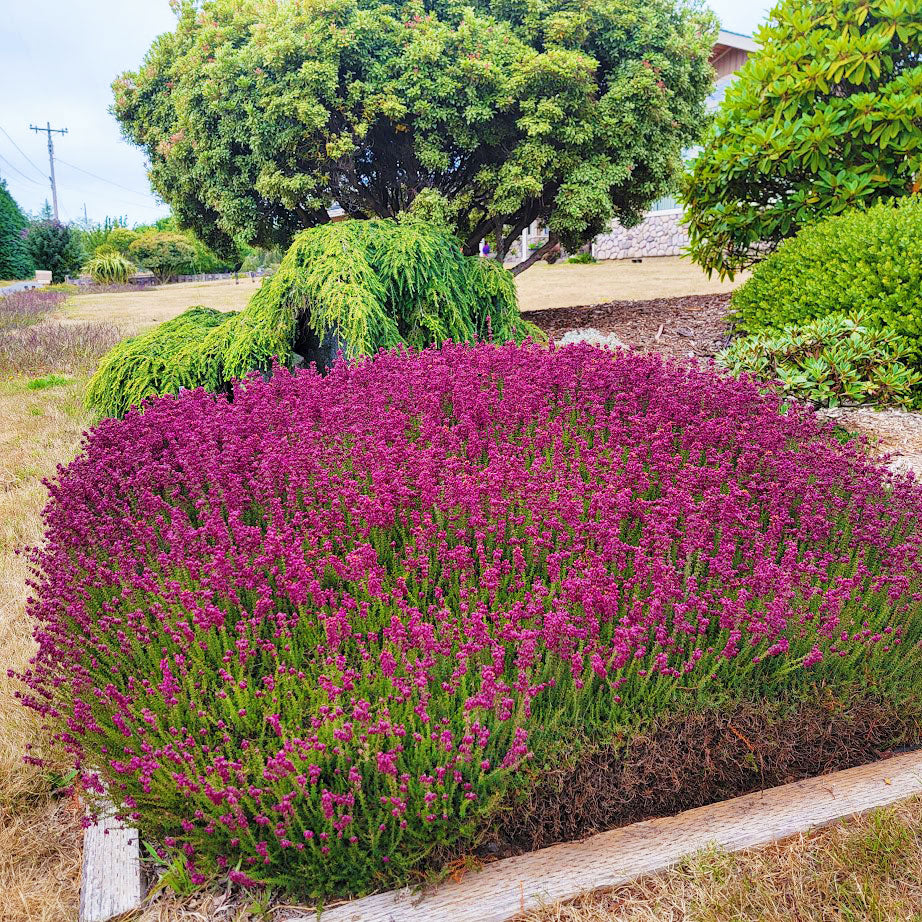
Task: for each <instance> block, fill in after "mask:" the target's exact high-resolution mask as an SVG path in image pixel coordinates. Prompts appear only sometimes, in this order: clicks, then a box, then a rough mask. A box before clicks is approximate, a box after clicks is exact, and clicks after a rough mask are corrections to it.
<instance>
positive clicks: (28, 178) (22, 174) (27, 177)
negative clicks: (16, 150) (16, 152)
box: [0, 154, 41, 186]
mask: <svg viewBox="0 0 922 922" xmlns="http://www.w3.org/2000/svg"><path fill="white" fill-rule="evenodd" d="M0 160H2V161H3V162H4V163H5V164H6V165H7V166H8V167H9V168H10V169H11V170H12V171H13V172H14V173H18V174H19V175H20V176H21V177H22V178H23V179H24V180H25V181H26V182H30V183H32V185H33V186H40V185H41V183H38V182H36V181H35V180H34V179H33V178H32V177H31V176H26V174H25V173H23V171H22V170H19V169H17V168H16V167H15V166H13V164H12V163H10V161H9V160H7V159H6V157H4V156H3V154H0Z"/></svg>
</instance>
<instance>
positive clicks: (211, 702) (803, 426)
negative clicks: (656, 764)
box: [21, 345, 922, 897]
mask: <svg viewBox="0 0 922 922" xmlns="http://www.w3.org/2000/svg"><path fill="white" fill-rule="evenodd" d="M51 494H52V495H51V502H50V504H49V506H48V508H47V510H46V513H45V517H46V522H47V528H48V532H47V543H46V545H45V546H44V548H43V549H41V550H39V551H36V552H35V555H34V560H35V565H36V577H35V585H34V599H33V600H32V601H31V603H30V611H31V614H32V616H33V618H35V619H36V625H37V626H36V637H37V639H38V642H39V651H38V653H37V656H36V658H35V660H34V662H33V664H32V667H31V669H30V670H29V671H28V673H26V674H25V675H23V676H22V677H21V678H22V679H23V680H24V682H25V683H27V686H28V687H27V689H26V690H24V692H23V699H24V701H25V703H27V704H28V705H29V706H31V707H34V708H37V709H38V710H39V711H41V712H42V713H43V714H45V715H47V716H48V718H49V719H50V720H52V722H54V723H55V724H56V725H57V726H59V727H60V741H61V743H62V744H63V745H64V746H66V747H67V748H68V749H69V750H70V751H71V752H72V753H73V756H74V758H75V759H76V760H77V762H78V764H79V765H80V766H81V767H82V769H83V771H84V773H85V778H86V783H87V784H88V785H89V786H90V787H92V786H93V785H94V784H95V783H96V782H97V780H98V781H104V782H105V783H106V784H107V786H108V789H109V791H110V793H111V794H112V795H113V796H114V797H115V798H116V799H117V800H118V802H119V804H120V805H121V807H122V809H123V810H124V811H125V812H126V813H128V814H130V815H132V816H133V817H134V818H135V819H136V820H137V821H138V822H139V823H140V825H141V827H142V829H143V831H144V832H145V833H146V834H147V835H150V836H154V837H156V838H157V840H158V841H159V842H161V843H162V846H163V849H164V851H165V852H170V853H174V854H179V855H184V856H185V860H186V862H187V865H188V868H189V870H190V873H192V875H193V877H194V879H196V880H201V879H203V878H204V877H205V876H206V875H210V874H213V873H216V872H217V873H227V874H228V876H230V878H231V879H232V880H234V881H237V882H241V883H247V882H248V881H270V882H274V883H276V884H280V885H282V886H283V887H285V888H286V889H287V890H289V891H290V892H292V893H297V894H300V895H311V896H315V897H324V896H330V895H345V894H358V893H362V892H366V891H368V890H371V889H374V888H376V887H381V886H386V885H388V884H392V883H395V882H398V881H401V880H405V879H406V878H407V876H408V875H409V874H410V873H411V872H412V871H414V870H415V869H418V868H419V867H420V866H421V865H423V864H425V863H426V862H427V861H428V860H431V855H432V853H433V852H434V851H439V850H442V849H444V848H446V847H454V848H457V847H462V846H464V845H465V844H466V843H467V844H469V843H472V842H473V841H475V839H476V836H477V834H478V831H480V830H481V829H483V828H484V826H485V824H486V823H488V822H489V821H490V819H491V817H493V814H494V813H495V811H496V809H497V805H498V803H499V802H500V801H501V799H502V798H503V797H504V796H507V795H508V794H509V792H510V790H512V788H513V787H514V786H515V785H520V784H527V783H528V779H529V773H530V772H531V773H532V774H533V771H532V769H531V768H530V766H533V765H540V764H546V760H550V759H553V758H554V750H555V745H556V743H557V742H558V741H559V740H560V739H562V738H564V737H567V738H575V737H578V738H580V739H584V740H587V741H592V740H595V741H605V740H610V739H612V738H613V737H614V736H615V734H620V735H622V737H627V738H629V737H630V735H631V734H632V733H636V732H637V731H638V730H640V729H642V728H643V727H644V726H645V725H648V724H649V722H650V721H652V720H654V719H655V718H657V717H659V716H662V715H664V714H667V713H676V712H679V711H681V710H682V709H687V708H695V707H704V706H709V705H713V704H715V703H720V702H728V701H734V700H737V701H753V700H754V701H759V700H767V699H772V700H774V699H777V698H780V697H793V698H795V699H796V697H797V696H798V695H800V696H802V697H803V698H804V699H806V698H807V697H808V696H811V695H813V694H814V689H815V686H816V685H817V684H819V683H822V684H823V685H825V686H826V688H827V689H829V688H831V689H837V690H841V691H842V692H843V693H846V692H847V691H848V689H853V688H857V687H862V688H867V687H870V688H872V689H874V690H875V691H876V692H878V693H880V694H881V695H884V696H887V697H888V698H889V699H891V700H893V701H894V702H902V701H906V702H908V701H910V700H913V699H914V696H916V695H917V694H918V692H919V685H920V682H922V679H920V676H922V668H920V667H922V655H920V637H922V617H920V615H922V611H920V607H922V586H920V575H919V574H920V567H922V490H920V488H919V487H918V486H917V485H916V484H915V483H914V482H913V481H911V480H909V479H905V478H898V477H895V476H893V475H890V474H888V473H886V472H885V471H884V470H883V469H882V468H880V467H878V466H876V465H875V464H874V463H873V462H872V461H870V460H869V459H868V458H866V457H865V456H863V455H862V454H860V453H859V451H858V450H856V449H854V448H851V447H848V446H842V445H840V444H839V443H838V442H837V441H836V440H835V439H834V438H833V437H832V436H831V435H830V434H829V433H828V432H826V431H823V430H821V429H820V428H819V426H818V424H817V423H816V422H815V421H814V419H813V417H812V416H811V415H810V414H808V413H807V412H806V411H802V410H800V409H796V408H791V409H788V410H787V411H786V412H781V410H780V404H779V402H778V400H777V399H776V398H775V397H772V396H765V395H762V394H760V393H759V392H758V390H757V387H756V386H754V385H752V384H750V383H746V382H740V381H732V380H726V379H723V378H720V377H718V376H716V375H714V374H712V373H710V372H707V371H703V370H699V369H697V368H695V367H692V366H680V365H673V364H669V363H665V362H664V361H662V360H661V359H660V358H657V357H653V356H640V355H636V354H629V353H623V354H620V355H618V356H616V357H612V356H610V355H608V354H606V353H604V352H602V351H599V350H595V349H593V348H591V347H589V346H572V347H568V348H565V349H560V350H557V351H553V350H546V349H542V348H539V347H537V346H527V345H526V346H514V345H507V346H490V345H478V346H469V345H446V346H444V347H443V348H442V349H438V350H437V349H430V350H425V351H423V352H422V353H408V352H403V353H397V352H394V353H382V354H379V355H378V356H377V357H375V358H374V359H370V360H366V361H363V362H358V363H355V364H346V363H340V364H338V365H336V366H335V367H334V368H333V370H332V371H331V373H330V374H329V375H328V376H327V377H325V378H321V377H320V376H318V375H317V374H316V373H314V372H312V371H305V372H301V373H299V374H297V375H291V374H289V373H287V372H285V371H279V372H278V373H277V374H276V375H275V376H274V377H273V378H272V379H271V380H269V381H263V380H261V379H259V380H253V379H251V380H249V381H247V382H245V383H244V384H243V385H242V386H240V387H239V388H238V390H237V393H236V394H235V398H234V400H233V402H229V401H227V400H225V399H224V398H215V397H214V396H213V395H210V394H206V393H204V392H201V391H198V392H191V393H184V394H182V395H181V396H179V397H164V398H160V399H157V400H154V401H152V402H150V403H149V404H148V405H147V407H146V410H145V412H144V413H143V415H142V414H139V413H138V412H137V411H132V412H131V413H129V414H128V416H127V417H126V418H125V419H124V420H122V421H114V420H106V421H104V422H102V423H101V424H100V425H99V426H97V427H96V428H95V429H94V430H93V431H92V432H91V433H90V434H89V436H88V437H87V439H86V442H85V445H84V449H83V452H82V454H81V455H80V456H79V457H78V458H77V459H76V460H75V461H74V462H73V463H72V464H71V465H70V466H69V467H68V468H67V469H65V470H62V471H61V473H60V476H59V478H58V481H57V482H56V483H55V484H54V485H53V486H52V487H51Z"/></svg>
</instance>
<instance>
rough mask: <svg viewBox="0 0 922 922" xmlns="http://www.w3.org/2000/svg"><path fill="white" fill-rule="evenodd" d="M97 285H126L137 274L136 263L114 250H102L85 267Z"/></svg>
mask: <svg viewBox="0 0 922 922" xmlns="http://www.w3.org/2000/svg"><path fill="white" fill-rule="evenodd" d="M83 269H84V271H85V272H88V273H89V274H90V275H91V276H92V278H93V281H94V282H96V284H97V285H124V284H125V283H126V282H127V281H128V279H130V278H131V276H132V275H133V274H134V272H135V266H134V263H132V262H131V260H129V259H126V258H125V257H124V256H122V254H121V253H119V252H117V251H116V250H113V249H109V250H106V249H101V250H99V251H97V253H96V255H95V256H94V257H93V258H92V259H91V260H90V261H89V262H88V263H87V264H86V265H85V266H84V267H83Z"/></svg>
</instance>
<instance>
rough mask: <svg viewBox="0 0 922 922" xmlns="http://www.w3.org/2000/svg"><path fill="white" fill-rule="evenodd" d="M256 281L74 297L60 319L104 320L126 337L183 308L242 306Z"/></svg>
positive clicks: (254, 286)
mask: <svg viewBox="0 0 922 922" xmlns="http://www.w3.org/2000/svg"><path fill="white" fill-rule="evenodd" d="M259 284H260V282H259V280H258V279H257V280H256V281H253V280H251V279H250V278H248V277H247V278H241V279H240V281H239V283H235V282H234V280H233V279H230V280H228V281H220V282H183V283H181V284H178V285H163V286H160V287H156V288H142V289H139V290H138V291H118V292H111V293H109V292H107V293H103V294H99V293H94V294H86V295H77V296H76V297H74V298H71V299H70V300H69V301H68V302H67V304H66V305H65V307H64V311H63V314H62V319H63V320H64V321H65V322H66V321H72V322H86V321H89V322H93V321H104V322H107V323H114V324H117V325H118V326H119V327H121V328H122V329H123V330H124V332H125V335H126V336H130V335H133V334H135V333H137V332H139V331H140V330H144V329H147V328H149V327H152V326H153V325H154V324H156V323H161V322H162V321H164V320H169V319H170V318H172V317H176V316H177V315H178V314H181V313H182V312H183V311H184V310H186V308H188V307H193V306H195V305H198V304H201V305H203V306H204V307H213V308H215V309H216V310H220V311H235V310H241V309H242V308H244V307H246V304H247V302H248V301H249V300H250V298H251V297H252V295H253V292H254V291H256V289H257V288H258V287H259Z"/></svg>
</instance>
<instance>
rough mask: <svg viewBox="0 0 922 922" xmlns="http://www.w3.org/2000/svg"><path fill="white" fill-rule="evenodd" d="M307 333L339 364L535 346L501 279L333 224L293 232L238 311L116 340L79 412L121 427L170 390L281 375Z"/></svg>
mask: <svg viewBox="0 0 922 922" xmlns="http://www.w3.org/2000/svg"><path fill="white" fill-rule="evenodd" d="M303 324H306V325H307V326H308V327H309V328H310V330H311V331H312V332H313V333H314V334H315V335H316V336H317V338H318V339H319V340H320V341H323V340H324V339H325V338H326V337H327V336H329V335H332V336H335V337H336V338H337V339H338V340H339V341H340V342H341V343H342V345H343V349H344V352H345V354H346V356H347V358H357V357H359V356H363V355H372V354H373V353H375V352H377V351H378V350H379V349H388V348H392V347H394V346H398V345H401V344H406V345H408V346H410V347H411V348H421V347H423V346H427V345H430V344H432V343H441V342H444V341H446V340H454V341H456V342H460V341H470V340H476V339H493V340H495V341H505V340H509V339H514V340H516V341H521V340H522V339H525V338H526V337H528V336H533V337H541V336H542V334H541V333H540V331H539V330H538V329H537V328H536V327H534V326H532V325H531V324H529V323H527V322H526V321H524V320H523V319H522V317H521V314H520V313H519V310H518V307H517V304H516V291H515V283H514V281H513V278H512V275H511V274H510V273H509V272H507V271H506V270H505V269H503V268H502V267H501V266H499V265H497V264H496V263H495V262H493V261H488V260H482V259H479V258H477V257H470V256H464V255H463V254H462V253H461V247H460V244H459V242H458V240H457V239H456V238H455V237H453V236H452V235H451V234H449V233H447V232H446V231H444V230H442V229H440V228H436V227H433V226H431V225H428V224H423V223H421V222H418V221H412V220H407V221H390V220H372V221H343V222H340V223H336V224H327V225H324V226H322V227H316V228H312V229H310V230H306V231H303V232H302V233H300V234H298V236H297V237H295V240H294V243H293V244H292V246H291V248H290V249H289V250H288V252H287V253H286V254H285V258H284V259H283V260H282V263H281V265H280V266H279V269H278V272H277V273H276V274H275V275H274V276H272V278H270V279H267V280H266V281H265V282H264V283H263V285H262V287H261V288H260V289H259V290H258V291H257V292H256V294H255V295H254V296H253V298H252V299H251V300H250V303H249V304H248V305H247V306H246V308H245V309H244V310H242V311H240V312H239V313H220V312H218V311H214V310H210V309H208V308H204V307H194V308H191V309H190V310H188V311H186V312H185V313H184V314H181V315H180V316H179V317H177V318H175V319H174V320H171V321H169V322H167V323H164V324H161V325H160V326H159V327H157V328H156V329H154V330H152V331H150V332H149V333H145V334H143V335H141V336H137V337H135V338H133V339H129V340H126V341H125V342H123V343H120V344H119V345H118V346H116V347H115V348H114V349H113V350H112V351H111V352H110V353H109V354H108V355H107V356H106V357H105V358H104V359H103V361H102V364H101V365H100V367H99V370H98V371H97V372H96V374H95V376H94V377H93V379H92V380H91V381H90V384H89V388H88V390H87V403H88V405H89V406H90V407H91V408H93V409H94V410H95V411H96V412H97V413H98V414H99V415H100V416H123V415H124V414H125V413H126V412H127V411H128V410H129V409H130V408H131V407H132V406H137V405H138V404H140V403H141V401H142V400H144V399H145V398H146V397H150V396H153V395H157V394H169V393H176V392H177V391H178V390H179V389H180V388H182V387H185V388H195V387H205V388H206V389H208V390H212V391H219V390H222V389H224V388H226V387H227V386H228V384H229V383H230V382H231V381H233V380H234V379H237V378H241V377H243V376H244V375H246V374H247V373H248V372H251V371H254V370H259V371H267V370H269V369H270V368H271V367H272V363H273V361H275V360H277V361H279V362H281V363H282V364H291V363H292V361H293V356H294V344H295V341H296V339H297V337H298V335H299V332H300V330H301V327H302V325H303Z"/></svg>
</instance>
